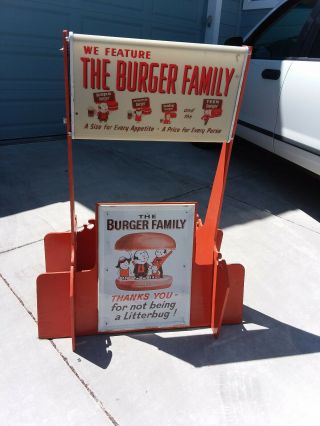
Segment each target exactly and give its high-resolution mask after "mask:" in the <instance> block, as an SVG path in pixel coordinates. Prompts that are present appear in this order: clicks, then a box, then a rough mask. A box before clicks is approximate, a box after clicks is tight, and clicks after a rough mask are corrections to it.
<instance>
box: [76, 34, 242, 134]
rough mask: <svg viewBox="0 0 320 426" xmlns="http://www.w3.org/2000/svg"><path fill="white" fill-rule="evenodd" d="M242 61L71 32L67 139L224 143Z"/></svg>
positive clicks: (201, 47) (238, 55)
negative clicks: (68, 134)
mask: <svg viewBox="0 0 320 426" xmlns="http://www.w3.org/2000/svg"><path fill="white" fill-rule="evenodd" d="M248 54H249V49H248V47H246V46H243V47H233V46H214V45H205V44H191V43H177V42H164V41H153V40H140V39H126V38H115V37H103V36H89V35H81V34H73V33H70V57H71V88H72V96H71V99H72V135H73V138H74V139H104V140H107V139H124V140H148V141H190V142H224V141H227V142H228V141H229V140H230V138H231V135H232V133H233V128H234V125H235V117H236V112H237V106H238V102H239V95H240V90H241V87H242V81H243V78H244V70H245V65H246V62H247V58H248ZM208 110H212V112H210V113H209V112H208Z"/></svg>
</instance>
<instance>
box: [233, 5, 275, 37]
mask: <svg viewBox="0 0 320 426" xmlns="http://www.w3.org/2000/svg"><path fill="white" fill-rule="evenodd" d="M269 12H270V9H254V10H242V12H241V23H240V28H239V35H241V36H243V37H244V36H245V35H246V34H248V32H249V31H250V30H252V28H253V27H254V26H255V25H256V24H257V23H258V22H259V21H261V19H262V18H263V17H264V16H266V15H267V14H268V13H269Z"/></svg>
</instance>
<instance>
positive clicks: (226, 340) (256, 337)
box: [76, 306, 320, 369]
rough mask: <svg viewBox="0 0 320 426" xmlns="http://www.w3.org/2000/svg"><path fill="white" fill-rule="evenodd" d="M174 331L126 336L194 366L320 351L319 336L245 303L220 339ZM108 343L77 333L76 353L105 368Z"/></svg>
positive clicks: (108, 356) (108, 355)
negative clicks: (239, 320)
mask: <svg viewBox="0 0 320 426" xmlns="http://www.w3.org/2000/svg"><path fill="white" fill-rule="evenodd" d="M193 331H195V330H193ZM174 334H175V333H174V332H172V331H171V332H168V337H166V332H161V336H159V334H156V333H155V332H154V333H133V334H130V335H128V336H129V337H130V338H132V339H136V340H139V341H140V342H143V343H146V344H149V345H153V346H154V347H156V348H158V349H159V350H160V351H163V352H166V353H167V354H169V355H172V356H174V357H176V358H179V359H181V360H182V361H184V362H187V363H189V364H191V365H193V366H194V367H205V366H210V365H219V364H227V363H235V362H244V361H254V360H261V359H270V358H279V357H287V356H295V355H304V354H311V353H317V352H320V337H319V336H317V335H314V334H311V333H308V332H306V331H303V330H300V329H298V328H295V327H292V326H290V325H288V324H284V323H282V322H280V321H277V320H275V319H273V318H271V317H269V316H267V315H264V314H262V313H261V312H258V311H256V310H254V309H251V308H249V307H247V306H245V307H244V321H243V323H242V324H239V325H234V326H224V327H222V330H221V335H220V337H219V339H214V338H213V336H212V335H211V334H201V329H199V334H198V335H194V334H193V335H185V336H182V335H181V332H177V336H176V337H175V336H174ZM178 334H179V335H178ZM111 339H112V337H111ZM110 346H111V341H110V337H109V336H105V335H99V336H90V337H78V338H77V350H76V353H77V354H79V355H80V356H82V357H84V358H86V359H87V360H88V361H90V362H92V363H94V364H96V365H97V366H98V367H101V368H104V369H105V368H107V367H108V366H109V364H110V362H111V358H112V353H111V351H110V350H109V349H108V348H109V347H110ZM113 356H116V354H113Z"/></svg>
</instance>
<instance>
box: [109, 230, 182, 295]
mask: <svg viewBox="0 0 320 426" xmlns="http://www.w3.org/2000/svg"><path fill="white" fill-rule="evenodd" d="M114 248H115V250H118V251H121V252H122V253H123V252H126V253H128V255H127V256H120V257H119V260H118V264H117V265H116V266H115V267H116V268H118V277H117V278H116V280H115V284H116V286H117V288H119V289H120V290H127V291H128V290H129V291H130V290H131V291H139V290H140V291H141V290H142V291H143V290H156V289H163V288H168V287H170V286H171V284H172V281H173V278H172V276H171V275H167V274H165V272H164V269H165V268H164V264H165V262H166V261H167V259H168V258H169V257H170V256H171V255H172V254H173V252H174V250H175V249H176V242H175V240H174V239H173V238H172V237H170V236H169V235H167V234H163V233H160V232H137V233H133V234H127V235H124V236H123V237H121V238H119V239H118V240H117V241H116V243H115V247H114Z"/></svg>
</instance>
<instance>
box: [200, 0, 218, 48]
mask: <svg viewBox="0 0 320 426" xmlns="http://www.w3.org/2000/svg"><path fill="white" fill-rule="evenodd" d="M221 9H222V0H208V7H207V17H206V22H205V32H204V43H208V44H218V41H219V32H220V19H221ZM209 16H211V17H212V24H211V26H210V27H208V26H207V22H208V18H209Z"/></svg>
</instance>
